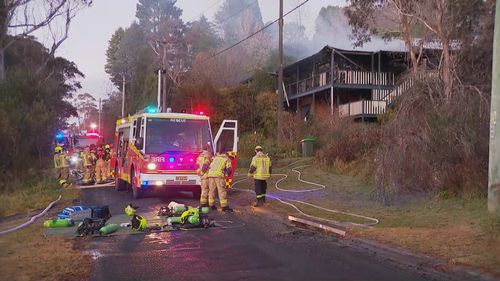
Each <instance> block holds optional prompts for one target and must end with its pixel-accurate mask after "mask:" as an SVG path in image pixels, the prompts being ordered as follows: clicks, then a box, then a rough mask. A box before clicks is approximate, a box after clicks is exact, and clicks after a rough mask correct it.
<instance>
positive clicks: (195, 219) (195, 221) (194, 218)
mask: <svg viewBox="0 0 500 281" xmlns="http://www.w3.org/2000/svg"><path fill="white" fill-rule="evenodd" d="M187 220H188V222H189V223H190V224H199V223H200V217H199V216H196V215H194V216H190V217H189V218H188V219H187Z"/></svg>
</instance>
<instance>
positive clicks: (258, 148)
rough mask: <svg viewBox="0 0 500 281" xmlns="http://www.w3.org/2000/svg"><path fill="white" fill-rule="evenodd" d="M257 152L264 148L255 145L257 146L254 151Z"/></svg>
mask: <svg viewBox="0 0 500 281" xmlns="http://www.w3.org/2000/svg"><path fill="white" fill-rule="evenodd" d="M257 150H264V148H262V146H260V145H257V146H256V147H255V151H257Z"/></svg>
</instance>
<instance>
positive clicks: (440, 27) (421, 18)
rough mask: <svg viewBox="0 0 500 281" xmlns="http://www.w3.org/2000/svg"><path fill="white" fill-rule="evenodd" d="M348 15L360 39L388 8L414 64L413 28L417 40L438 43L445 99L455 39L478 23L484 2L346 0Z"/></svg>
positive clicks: (449, 88) (450, 82) (448, 93)
mask: <svg viewBox="0 0 500 281" xmlns="http://www.w3.org/2000/svg"><path fill="white" fill-rule="evenodd" d="M349 2H350V7H349V12H348V16H349V18H350V23H351V24H352V25H353V31H354V33H355V34H356V35H357V37H358V39H361V40H360V43H362V42H363V41H364V42H366V41H368V40H369V38H370V35H371V34H373V31H374V30H373V29H370V23H372V22H373V21H374V20H375V17H376V15H377V14H378V13H379V12H380V11H383V10H387V9H389V10H391V11H392V13H393V14H394V15H395V17H394V19H395V20H396V21H397V23H398V24H399V26H400V32H401V37H403V38H404V40H405V43H406V45H407V49H408V50H410V51H411V52H410V54H411V59H412V62H413V64H414V67H416V66H415V65H416V64H418V59H417V57H416V55H415V53H414V51H413V49H414V42H413V41H414V40H413V39H414V31H415V29H416V28H420V29H421V30H422V32H421V35H424V36H425V38H422V40H421V42H420V44H421V46H423V45H424V44H425V43H426V42H430V43H435V42H436V41H437V42H438V43H439V45H440V46H441V49H442V59H441V62H440V65H439V70H440V75H441V78H442V80H443V84H444V95H445V97H446V98H447V99H448V100H449V99H451V97H452V93H453V83H454V79H453V75H454V74H453V73H454V71H455V64H454V63H453V59H454V58H453V57H454V53H456V50H455V49H456V47H457V46H458V44H457V42H460V41H461V39H462V38H463V37H464V36H465V37H466V36H470V34H474V33H475V30H474V29H475V28H476V27H477V26H478V25H479V18H480V12H479V11H481V10H482V9H481V6H484V5H486V4H487V2H485V1H482V0H472V1H467V0H451V1H450V0H424V1H421V0H419V1H417V0H407V1H406V0H350V1H349Z"/></svg>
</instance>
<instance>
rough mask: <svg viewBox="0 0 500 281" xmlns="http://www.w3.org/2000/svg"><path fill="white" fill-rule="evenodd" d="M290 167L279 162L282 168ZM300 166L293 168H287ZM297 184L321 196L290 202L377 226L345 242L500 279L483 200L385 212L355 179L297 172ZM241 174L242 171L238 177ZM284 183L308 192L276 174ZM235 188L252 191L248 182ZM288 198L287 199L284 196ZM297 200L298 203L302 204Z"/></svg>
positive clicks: (418, 204)
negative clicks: (375, 245)
mask: <svg viewBox="0 0 500 281" xmlns="http://www.w3.org/2000/svg"><path fill="white" fill-rule="evenodd" d="M289 163H290V161H289V160H288V161H287V162H282V163H281V166H282V167H283V166H285V165H287V164H289ZM303 164H305V163H304V162H302V163H297V164H296V165H292V166H291V167H299V166H302V165H303ZM299 170H300V171H302V173H303V174H302V178H303V179H305V180H308V181H312V182H316V183H321V184H324V185H326V190H324V191H317V193H316V192H311V193H307V194H303V195H300V196H299V197H295V198H303V200H304V201H307V202H309V203H314V204H317V205H320V206H322V207H326V208H330V209H335V210H339V211H345V212H351V213H356V214H361V215H366V216H369V217H375V218H377V219H379V220H380V223H379V224H378V225H376V226H375V227H373V228H354V229H352V231H351V232H350V234H349V235H350V236H354V237H359V238H365V239H371V240H375V241H378V242H383V243H387V244H390V245H393V246H396V247H401V248H404V249H408V250H411V251H414V252H417V253H421V254H426V255H430V256H434V257H438V258H441V259H443V260H445V261H446V262H448V263H449V264H457V265H467V266H472V267H474V268H476V269H479V270H483V269H484V270H487V271H489V272H491V273H493V274H495V275H497V276H500V256H499V255H498V253H500V218H496V217H494V216H492V215H490V214H489V213H488V212H487V209H486V199H485V198H477V197H476V198H468V199H463V198H447V199H442V198H439V197H436V198H429V197H423V198H421V199H415V200H412V201H410V202H405V203H399V204H397V205H392V206H384V205H382V204H380V203H378V202H376V201H374V200H372V199H371V198H370V196H371V194H372V192H373V191H374V188H375V187H374V185H373V184H370V183H367V182H365V181H363V180H361V179H359V178H356V177H353V176H348V175H340V174H336V173H333V172H325V171H322V170H321V169H317V168H313V167H304V168H300V169H299ZM242 172H243V171H242ZM275 173H286V174H288V175H289V177H288V178H287V179H286V180H285V181H283V182H282V183H281V184H280V187H281V188H286V189H299V188H300V189H307V188H314V187H315V186H310V185H309V186H308V185H307V184H304V183H301V182H299V181H297V180H296V178H297V176H296V173H294V172H291V171H290V169H289V167H287V168H285V169H279V168H278V169H275ZM279 178H280V177H278V176H276V177H273V179H271V180H270V182H269V184H268V186H269V187H268V192H269V193H276V192H278V191H277V190H276V189H275V188H274V184H275V182H276V181H277V180H279ZM239 187H240V188H252V183H251V181H247V182H244V183H242V184H241V185H240V186H239ZM289 196H292V195H289ZM301 200H302V199H301ZM297 206H298V207H299V208H300V209H301V210H302V211H304V212H306V213H307V214H311V215H316V216H320V217H323V218H328V219H333V220H337V221H343V222H356V223H360V222H361V223H362V222H366V221H363V220H362V219H358V218H352V217H349V216H346V215H340V214H332V213H328V212H325V211H322V210H319V209H316V208H311V207H309V206H306V205H303V204H297ZM271 208H273V209H277V210H278V211H283V212H286V213H294V212H296V211H294V210H293V209H291V208H290V207H287V206H285V205H283V204H279V203H277V202H276V201H272V202H271Z"/></svg>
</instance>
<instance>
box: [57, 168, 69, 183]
mask: <svg viewBox="0 0 500 281" xmlns="http://www.w3.org/2000/svg"><path fill="white" fill-rule="evenodd" d="M68 178H69V168H68V167H62V168H61V173H60V176H59V184H60V185H61V186H63V185H66V184H68Z"/></svg>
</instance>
